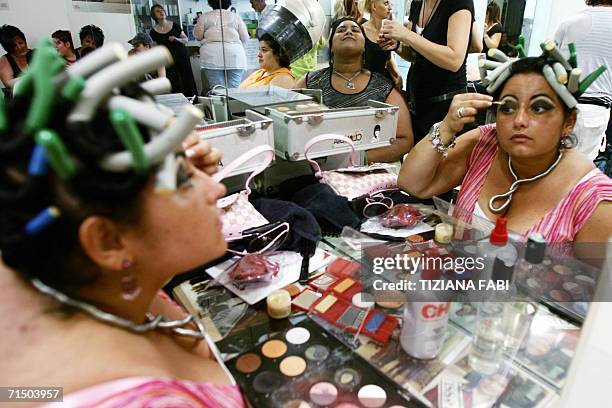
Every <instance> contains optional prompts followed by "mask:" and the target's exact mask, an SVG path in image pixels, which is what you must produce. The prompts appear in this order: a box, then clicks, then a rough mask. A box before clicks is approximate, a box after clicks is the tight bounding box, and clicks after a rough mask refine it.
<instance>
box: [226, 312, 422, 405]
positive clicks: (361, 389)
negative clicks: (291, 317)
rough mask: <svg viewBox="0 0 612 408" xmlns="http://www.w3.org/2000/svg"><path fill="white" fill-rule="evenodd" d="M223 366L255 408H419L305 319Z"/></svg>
mask: <svg viewBox="0 0 612 408" xmlns="http://www.w3.org/2000/svg"><path fill="white" fill-rule="evenodd" d="M227 365H228V368H229V369H230V371H231V372H232V374H233V375H234V377H235V379H236V381H237V382H238V384H239V385H240V387H241V388H242V391H243V392H244V394H245V396H246V397H247V398H248V399H249V401H250V402H251V404H252V405H253V406H255V407H258V408H259V407H279V408H318V407H334V408H382V407H393V408H402V407H403V408H408V407H418V406H421V405H419V404H417V403H415V402H414V401H411V400H410V398H409V397H408V396H407V395H405V394H404V393H403V392H402V391H401V390H400V389H399V388H398V387H397V386H396V385H395V384H394V383H393V382H391V381H389V380H388V379H387V378H386V377H384V376H383V375H381V374H380V373H379V372H378V371H376V370H375V369H373V368H372V367H371V366H370V365H369V364H368V363H367V362H365V361H364V360H362V359H361V357H359V356H358V355H357V354H355V353H353V352H352V351H351V350H350V349H349V348H348V347H346V346H345V345H343V344H342V343H341V342H340V341H338V340H337V339H335V338H334V337H332V336H331V335H329V334H327V333H326V332H325V331H324V330H323V329H322V328H321V327H320V326H318V325H317V324H316V323H315V322H313V321H312V320H310V319H307V320H304V321H303V322H301V323H300V324H299V325H297V326H295V327H293V328H290V329H288V330H285V331H283V332H280V333H277V334H275V335H273V336H271V337H270V338H268V339H267V340H265V341H263V342H261V343H260V344H258V345H257V346H256V347H254V348H253V349H252V350H249V351H247V352H245V353H243V354H241V355H239V356H238V357H236V358H234V359H232V360H230V361H229V362H228V363H227Z"/></svg>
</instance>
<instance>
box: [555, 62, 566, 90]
mask: <svg viewBox="0 0 612 408" xmlns="http://www.w3.org/2000/svg"><path fill="white" fill-rule="evenodd" d="M552 69H553V71H555V76H556V77H557V81H559V83H561V84H563V85H565V84H567V79H568V78H567V71H566V70H565V68H563V65H562V64H561V63H559V62H555V63H553V64H552Z"/></svg>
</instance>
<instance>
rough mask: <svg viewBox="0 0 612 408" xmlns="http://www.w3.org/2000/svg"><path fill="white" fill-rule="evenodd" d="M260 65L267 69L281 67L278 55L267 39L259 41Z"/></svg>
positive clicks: (258, 58)
mask: <svg viewBox="0 0 612 408" xmlns="http://www.w3.org/2000/svg"><path fill="white" fill-rule="evenodd" d="M257 60H258V61H259V67H260V68H262V69H265V70H266V71H274V70H276V69H278V68H279V67H280V63H279V59H278V55H276V54H274V51H273V50H272V47H271V46H270V44H268V42H267V41H260V42H259V54H257Z"/></svg>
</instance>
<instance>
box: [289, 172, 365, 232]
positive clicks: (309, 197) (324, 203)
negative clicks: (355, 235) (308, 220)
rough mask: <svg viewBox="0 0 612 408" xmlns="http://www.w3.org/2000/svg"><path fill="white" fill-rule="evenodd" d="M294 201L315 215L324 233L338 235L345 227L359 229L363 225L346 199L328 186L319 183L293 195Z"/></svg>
mask: <svg viewBox="0 0 612 408" xmlns="http://www.w3.org/2000/svg"><path fill="white" fill-rule="evenodd" d="M292 201H293V202H295V203H296V204H298V205H299V206H301V207H304V208H305V209H307V210H308V211H309V212H310V213H311V214H312V215H314V217H315V218H316V219H317V221H318V222H319V225H320V226H321V229H322V230H323V232H324V233H329V232H336V233H338V232H340V231H341V230H342V228H344V227H345V226H349V227H351V228H358V227H359V225H360V224H361V220H360V219H359V217H357V215H355V213H354V212H353V211H352V209H351V206H350V205H349V201H348V200H347V199H346V197H342V196H339V195H338V194H336V193H335V192H334V190H332V188H331V187H330V186H328V185H327V184H322V183H317V184H313V185H310V186H308V187H305V188H303V189H302V190H300V191H298V192H297V193H295V194H294V195H293V199H292ZM329 228H331V229H333V230H334V231H330V230H329Z"/></svg>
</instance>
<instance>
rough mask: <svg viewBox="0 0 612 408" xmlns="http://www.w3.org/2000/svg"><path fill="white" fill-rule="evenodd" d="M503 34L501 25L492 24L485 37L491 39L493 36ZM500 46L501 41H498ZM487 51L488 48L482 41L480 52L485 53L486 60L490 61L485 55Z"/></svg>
mask: <svg viewBox="0 0 612 408" xmlns="http://www.w3.org/2000/svg"><path fill="white" fill-rule="evenodd" d="M503 32H504V29H503V27H502V25H501V24H499V23H495V24H493V25H492V26H491V28H489V29H488V30H487V35H488V36H489V37H493V36H494V35H495V34H499V33H502V34H503ZM501 45H502V44H501V41H500V42H499V46H501ZM488 51H489V47H487V43H486V42H485V41H484V40H483V41H482V52H484V53H485V55H486V56H487V59H491V58H489V55H488V54H487V52H488Z"/></svg>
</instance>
